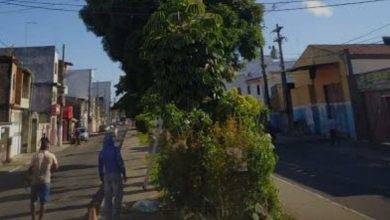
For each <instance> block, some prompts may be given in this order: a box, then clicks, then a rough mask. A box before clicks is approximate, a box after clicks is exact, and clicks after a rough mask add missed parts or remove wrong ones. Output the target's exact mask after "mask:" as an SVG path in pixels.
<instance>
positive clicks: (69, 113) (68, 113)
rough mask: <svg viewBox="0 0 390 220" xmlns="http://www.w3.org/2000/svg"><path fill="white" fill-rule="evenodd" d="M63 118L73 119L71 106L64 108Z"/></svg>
mask: <svg viewBox="0 0 390 220" xmlns="http://www.w3.org/2000/svg"><path fill="white" fill-rule="evenodd" d="M64 118H65V119H72V118H73V106H66V107H65V108H64Z"/></svg>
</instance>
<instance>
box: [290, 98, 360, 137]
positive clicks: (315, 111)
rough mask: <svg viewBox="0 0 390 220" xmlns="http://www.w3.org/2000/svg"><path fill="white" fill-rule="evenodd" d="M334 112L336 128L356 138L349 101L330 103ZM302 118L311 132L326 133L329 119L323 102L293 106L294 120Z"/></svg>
mask: <svg viewBox="0 0 390 220" xmlns="http://www.w3.org/2000/svg"><path fill="white" fill-rule="evenodd" d="M331 109H332V110H333V111H334V113H335V120H336V126H337V130H338V131H339V132H341V133H342V134H343V135H345V136H347V137H349V138H353V139H356V131H355V123H354V119H353V113H352V106H351V103H350V102H345V103H335V104H331ZM297 120H304V121H306V124H307V126H308V128H309V130H310V132H311V133H313V134H319V135H328V133H329V119H328V114H327V108H326V105H325V104H316V105H311V106H302V107H296V108H294V121H297Z"/></svg>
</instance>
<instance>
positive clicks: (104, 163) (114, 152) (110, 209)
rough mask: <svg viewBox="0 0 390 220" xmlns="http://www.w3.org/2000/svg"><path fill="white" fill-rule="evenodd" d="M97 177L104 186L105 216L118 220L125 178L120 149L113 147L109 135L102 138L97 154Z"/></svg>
mask: <svg viewBox="0 0 390 220" xmlns="http://www.w3.org/2000/svg"><path fill="white" fill-rule="evenodd" d="M99 175H100V180H101V181H102V182H103V186H104V213H105V216H106V217H107V218H108V219H109V220H111V219H112V220H114V219H119V217H120V213H121V205H122V197H123V183H122V181H123V182H126V181H127V176H126V169H125V165H124V162H123V159H122V155H121V151H120V148H119V147H117V146H115V141H114V137H113V135H112V134H111V133H110V134H107V135H106V136H105V137H104V145H103V149H102V151H101V152H100V154H99ZM113 198H114V204H113Z"/></svg>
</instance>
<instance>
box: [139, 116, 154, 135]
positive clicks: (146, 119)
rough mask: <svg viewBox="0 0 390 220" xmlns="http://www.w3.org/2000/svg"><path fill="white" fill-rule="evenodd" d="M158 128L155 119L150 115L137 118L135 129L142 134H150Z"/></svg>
mask: <svg viewBox="0 0 390 220" xmlns="http://www.w3.org/2000/svg"><path fill="white" fill-rule="evenodd" d="M155 126H156V120H155V118H154V117H153V116H152V115H151V114H148V113H144V114H139V115H137V116H136V117H135V127H136V128H137V130H138V131H140V132H142V133H149V132H151V131H152V129H153V128H154V127H155Z"/></svg>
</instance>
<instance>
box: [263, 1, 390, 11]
mask: <svg viewBox="0 0 390 220" xmlns="http://www.w3.org/2000/svg"><path fill="white" fill-rule="evenodd" d="M383 1H388V0H366V1H359V2H346V3H337V4H328V5H318V6H305V7H296V8H285V9H270V10H264V12H281V11H297V10H306V9H316V8H329V7H340V6H347V5H360V4H366V3H376V2H383Z"/></svg>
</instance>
